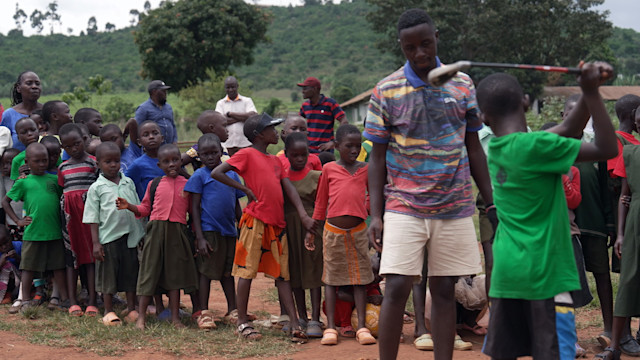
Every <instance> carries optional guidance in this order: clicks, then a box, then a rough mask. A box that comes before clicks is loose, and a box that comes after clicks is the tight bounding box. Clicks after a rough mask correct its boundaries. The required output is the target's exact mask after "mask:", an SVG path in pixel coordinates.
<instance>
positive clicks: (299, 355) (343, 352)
mask: <svg viewBox="0 0 640 360" xmlns="http://www.w3.org/2000/svg"><path fill="white" fill-rule="evenodd" d="M272 286H273V281H272V280H268V279H265V278H263V277H261V276H259V277H258V279H256V280H255V281H254V282H253V286H252V291H251V293H252V297H251V300H250V303H249V309H250V311H254V312H256V311H266V312H269V313H271V314H277V313H278V309H279V307H278V305H277V304H275V303H273V302H270V301H265V297H264V296H263V294H264V293H265V292H266V291H267V290H268V289H269V288H271V287H272ZM182 301H183V302H184V303H186V304H189V300H188V297H183V298H182ZM225 307H226V303H225V302H224V295H223V294H222V291H221V290H220V286H219V285H218V284H213V285H212V293H211V302H210V309H212V310H214V311H215V312H216V315H222V314H223V313H224V310H225ZM4 311H6V310H4ZM3 315H5V314H0V316H3ZM599 316H600V313H599V312H598V311H595V310H594V311H588V312H579V314H578V323H581V322H582V323H589V322H590V319H592V318H594V317H599ZM633 328H635V329H637V322H635V321H634V323H633ZM194 331H197V330H194ZM600 331H601V330H600V329H599V328H596V327H587V328H582V329H579V330H578V338H579V343H580V344H581V345H582V346H583V347H584V348H586V349H588V350H589V354H588V355H587V358H588V359H591V358H593V356H594V355H595V354H596V353H598V352H600V351H601V349H600V347H599V345H598V344H597V342H596V341H595V336H597V334H598V333H599V332H600ZM460 335H461V336H462V338H463V339H464V340H465V341H470V342H472V343H473V349H472V350H471V351H455V352H454V355H453V358H454V359H457V360H458V359H459V360H470V359H488V357H487V356H485V355H483V354H482V352H481V348H482V341H483V338H482V337H481V336H477V335H474V334H472V333H470V332H467V331H461V332H460ZM0 339H1V340H0V359H30V360H31V359H33V360H39V359H42V360H51V359H111V358H112V357H103V356H99V355H96V354H94V353H90V352H86V351H83V350H81V349H79V348H73V347H65V348H56V347H48V346H41V345H33V344H30V343H29V342H27V341H26V340H25V339H24V338H23V337H21V336H19V335H16V334H14V333H11V332H4V331H1V332H0ZM404 339H405V342H404V343H403V344H400V351H399V354H398V359H403V360H404V359H408V360H412V359H421V360H425V359H433V353H432V352H423V351H418V350H416V349H415V348H414V347H413V324H406V325H405V326H404ZM299 346H300V350H299V351H298V352H295V353H293V354H289V355H287V356H286V357H285V358H286V359H305V360H328V359H377V358H378V347H377V345H372V346H361V345H359V344H358V343H357V342H356V341H355V339H345V338H340V343H339V344H338V345H337V346H332V347H328V346H322V345H320V341H319V340H311V341H310V342H309V343H307V344H303V345H299ZM119 358H127V359H134V360H142V359H154V360H155V359H160V360H164V359H175V358H176V357H175V356H173V355H170V354H163V353H158V352H154V351H153V350H151V349H143V350H138V351H131V352H128V353H126V355H125V356H122V357H119ZM190 358H194V357H192V356H190ZM280 358H282V357H280ZM280 358H279V359H280ZM625 358H628V359H630V357H625V356H623V359H625ZM203 359H204V358H203ZM206 359H216V360H217V359H218V358H210V357H208V358H206ZM264 359H275V358H264Z"/></svg>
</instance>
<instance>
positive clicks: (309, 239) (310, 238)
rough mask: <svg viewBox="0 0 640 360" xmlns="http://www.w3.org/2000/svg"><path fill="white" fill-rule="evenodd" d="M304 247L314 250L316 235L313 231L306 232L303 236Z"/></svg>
mask: <svg viewBox="0 0 640 360" xmlns="http://www.w3.org/2000/svg"><path fill="white" fill-rule="evenodd" d="M304 247H305V248H306V249H307V250H309V251H315V249H316V236H315V235H314V234H313V233H311V232H308V233H307V235H306V236H305V237H304Z"/></svg>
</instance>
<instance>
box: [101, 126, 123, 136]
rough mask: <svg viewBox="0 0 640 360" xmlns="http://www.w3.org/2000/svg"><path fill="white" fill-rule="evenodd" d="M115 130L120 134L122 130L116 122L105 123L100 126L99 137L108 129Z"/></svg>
mask: <svg viewBox="0 0 640 360" xmlns="http://www.w3.org/2000/svg"><path fill="white" fill-rule="evenodd" d="M114 130H117V131H118V132H119V133H120V135H122V130H121V129H120V127H119V126H118V125H116V124H107V125H105V126H103V127H102V129H100V135H99V136H100V137H102V136H103V135H104V134H106V133H108V132H109V131H114Z"/></svg>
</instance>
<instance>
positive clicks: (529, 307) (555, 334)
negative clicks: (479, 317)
mask: <svg viewBox="0 0 640 360" xmlns="http://www.w3.org/2000/svg"><path fill="white" fill-rule="evenodd" d="M565 294H566V296H567V297H568V298H569V299H570V296H569V295H568V293H565ZM569 301H570V300H569ZM490 309H491V316H490V318H489V332H488V334H487V337H486V338H485V343H484V347H483V349H482V352H483V353H485V354H487V355H489V356H491V357H492V358H496V359H512V358H517V357H521V356H532V357H533V358H534V359H536V360H537V359H562V360H565V359H566V360H573V359H574V357H575V352H576V349H575V344H576V342H577V341H578V337H577V335H576V327H575V314H574V310H573V305H570V304H566V303H564V304H563V303H558V302H556V301H555V299H553V298H551V299H546V300H522V299H497V298H492V299H491V303H490Z"/></svg>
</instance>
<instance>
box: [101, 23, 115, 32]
mask: <svg viewBox="0 0 640 360" xmlns="http://www.w3.org/2000/svg"><path fill="white" fill-rule="evenodd" d="M104 29H105V31H106V32H113V30H115V29H116V26H115V25H113V24H112V23H110V22H108V23H107V24H106V25H105V26H104Z"/></svg>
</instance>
